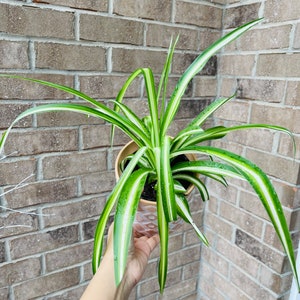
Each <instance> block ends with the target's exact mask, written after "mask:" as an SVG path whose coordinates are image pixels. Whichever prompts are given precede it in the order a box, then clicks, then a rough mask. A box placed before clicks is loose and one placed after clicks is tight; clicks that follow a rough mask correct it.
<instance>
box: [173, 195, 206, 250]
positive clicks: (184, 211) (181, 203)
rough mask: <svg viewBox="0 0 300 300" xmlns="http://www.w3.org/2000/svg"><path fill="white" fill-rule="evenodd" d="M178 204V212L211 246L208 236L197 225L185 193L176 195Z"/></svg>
mask: <svg viewBox="0 0 300 300" xmlns="http://www.w3.org/2000/svg"><path fill="white" fill-rule="evenodd" d="M175 198H176V204H177V211H178V214H179V215H180V216H181V217H182V218H183V219H184V220H185V221H186V222H187V223H189V224H191V225H192V227H193V228H194V230H195V231H196V233H197V235H198V237H199V239H200V240H201V241H202V242H203V243H204V244H205V245H206V246H209V242H208V240H207V238H206V236H205V235H204V234H203V233H202V232H201V231H200V230H199V228H198V227H197V225H196V224H195V222H194V220H193V218H192V216H191V213H190V210H189V205H188V202H187V200H186V198H185V197H184V196H183V195H176V197H175Z"/></svg>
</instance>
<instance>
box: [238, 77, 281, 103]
mask: <svg viewBox="0 0 300 300" xmlns="http://www.w3.org/2000/svg"><path fill="white" fill-rule="evenodd" d="M284 87H285V82H284V81H283V80H281V81H279V80H256V79H254V80H251V79H241V80H238V93H237V97H239V98H243V99H261V100H263V101H267V102H272V103H273V102H275V103H278V102H281V101H282V100H283V96H284Z"/></svg>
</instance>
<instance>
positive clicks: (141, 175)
mask: <svg viewBox="0 0 300 300" xmlns="http://www.w3.org/2000/svg"><path fill="white" fill-rule="evenodd" d="M148 174H149V170H144V169H139V170H137V171H134V172H133V173H132V174H131V176H130V177H129V179H128V180H127V181H126V183H125V185H124V188H123V189H122V191H121V194H120V197H119V201H118V204H117V209H116V214H115V222H114V237H113V241H114V262H115V263H114V268H115V281H116V285H117V286H118V285H119V283H120V282H121V280H122V278H123V274H124V271H125V268H126V264H127V257H128V251H129V245H130V241H131V235H132V226H133V221H134V218H135V214H136V210H137V207H138V203H139V200H140V197H141V194H142V191H143V189H144V185H145V182H146V179H147V176H148Z"/></svg>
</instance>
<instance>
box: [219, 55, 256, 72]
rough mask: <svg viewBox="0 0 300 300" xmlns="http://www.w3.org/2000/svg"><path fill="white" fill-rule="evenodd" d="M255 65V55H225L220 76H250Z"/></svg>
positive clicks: (222, 59) (221, 61) (222, 58)
mask: <svg viewBox="0 0 300 300" xmlns="http://www.w3.org/2000/svg"><path fill="white" fill-rule="evenodd" d="M254 65H255V56H254V55H223V56H222V57H221V59H220V74H222V75H237V74H239V75H244V76H248V75H251V73H252V70H253V68H254Z"/></svg>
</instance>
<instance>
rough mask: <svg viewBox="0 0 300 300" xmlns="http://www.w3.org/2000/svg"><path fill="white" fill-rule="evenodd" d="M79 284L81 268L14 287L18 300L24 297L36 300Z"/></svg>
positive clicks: (38, 278)
mask: <svg viewBox="0 0 300 300" xmlns="http://www.w3.org/2000/svg"><path fill="white" fill-rule="evenodd" d="M78 283H79V268H73V269H67V270H64V271H61V272H56V273H52V274H49V275H46V276H39V277H37V278H35V279H32V280H30V281H26V282H23V283H21V284H19V285H17V286H15V287H14V293H15V297H16V298H17V299H22V298H23V297H24V295H26V297H28V299H34V298H37V297H40V296H44V295H47V294H50V293H51V292H56V291H59V290H62V289H66V288H68V287H71V286H74V285H78Z"/></svg>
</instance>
